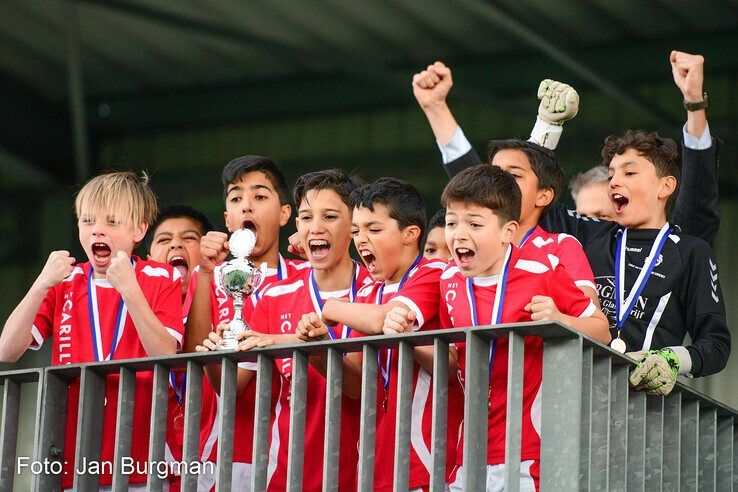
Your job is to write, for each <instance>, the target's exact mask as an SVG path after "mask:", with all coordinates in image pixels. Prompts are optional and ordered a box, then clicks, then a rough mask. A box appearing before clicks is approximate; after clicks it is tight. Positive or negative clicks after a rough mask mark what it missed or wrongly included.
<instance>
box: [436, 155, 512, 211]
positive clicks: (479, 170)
mask: <svg viewBox="0 0 738 492" xmlns="http://www.w3.org/2000/svg"><path fill="white" fill-rule="evenodd" d="M521 201H522V193H521V191H520V187H519V186H518V184H517V183H516V182H515V178H514V177H513V175H512V174H510V173H508V172H507V171H505V170H503V169H502V168H501V167H499V166H490V165H489V164H480V165H478V166H472V167H468V168H466V169H464V170H463V171H461V172H460V173H458V174H457V175H456V176H454V177H453V178H451V181H449V183H448V184H447V185H446V188H444V189H443V194H442V195H441V205H443V206H444V208H448V206H449V204H450V203H453V202H458V203H466V204H474V205H479V206H480V207H485V208H488V209H490V210H492V211H493V212H494V213H495V215H497V216H498V217H499V218H500V223H501V224H502V223H504V222H509V221H511V220H516V221H517V220H520V203H521Z"/></svg>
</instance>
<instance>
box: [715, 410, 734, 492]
mask: <svg viewBox="0 0 738 492" xmlns="http://www.w3.org/2000/svg"><path fill="white" fill-rule="evenodd" d="M733 423H734V420H733V417H729V416H721V417H718V422H717V446H716V447H717V466H716V475H715V482H716V484H718V485H719V487H720V488H721V489H722V488H725V489H727V490H733Z"/></svg>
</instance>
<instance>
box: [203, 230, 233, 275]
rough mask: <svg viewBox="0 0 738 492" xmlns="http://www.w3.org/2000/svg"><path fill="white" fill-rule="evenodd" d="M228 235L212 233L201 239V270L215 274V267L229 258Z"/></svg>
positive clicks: (217, 232)
mask: <svg viewBox="0 0 738 492" xmlns="http://www.w3.org/2000/svg"><path fill="white" fill-rule="evenodd" d="M228 251H229V249H228V234H226V233H224V232H219V231H210V232H208V233H207V234H205V235H204V236H203V237H202V238H201V239H200V270H201V271H202V272H206V273H213V270H215V267H216V266H217V265H218V263H220V262H221V261H223V260H225V259H226V257H227V256H228Z"/></svg>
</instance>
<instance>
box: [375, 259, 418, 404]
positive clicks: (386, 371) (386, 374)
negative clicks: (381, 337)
mask: <svg viewBox="0 0 738 492" xmlns="http://www.w3.org/2000/svg"><path fill="white" fill-rule="evenodd" d="M422 259H423V255H418V257H417V258H415V261H414V262H413V264H412V265H411V266H410V268H408V269H407V271H406V272H405V274H404V275H403V276H402V279H400V283H399V284H398V285H397V292H396V293H399V292H400V291H401V290H402V286H403V285H404V284H405V281H406V280H407V279H408V277H409V276H410V272H412V271H413V270H414V269H415V267H417V266H418V263H420V260H422ZM383 295H384V282H382V284H381V285H380V286H379V289H378V290H377V297H376V298H375V299H374V302H375V304H377V305H378V306H379V305H381V304H382V296H383ZM383 352H384V353H385V357H386V359H385V362H384V363H382V353H383ZM377 358H378V360H379V369H380V372H381V373H382V383H383V384H384V390H385V392H386V391H387V390H388V389H389V380H390V370H391V369H392V349H391V348H390V349H387V350H386V351H385V350H380V351H379V353H378V354H377ZM385 394H386V393H385Z"/></svg>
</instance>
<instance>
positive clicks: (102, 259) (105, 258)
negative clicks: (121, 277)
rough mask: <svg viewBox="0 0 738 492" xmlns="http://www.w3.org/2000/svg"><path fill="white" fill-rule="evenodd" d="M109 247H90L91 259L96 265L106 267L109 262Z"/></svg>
mask: <svg viewBox="0 0 738 492" xmlns="http://www.w3.org/2000/svg"><path fill="white" fill-rule="evenodd" d="M110 253H111V250H110V246H108V245H107V244H105V243H94V244H93V245H92V258H93V259H94V260H95V263H97V264H98V265H107V263H108V262H109V261H110Z"/></svg>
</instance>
